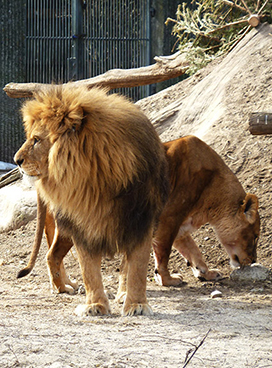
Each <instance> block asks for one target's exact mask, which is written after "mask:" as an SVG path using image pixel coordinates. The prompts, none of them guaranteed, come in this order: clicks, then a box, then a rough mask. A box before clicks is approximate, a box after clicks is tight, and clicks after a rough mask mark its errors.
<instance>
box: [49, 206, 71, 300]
mask: <svg viewBox="0 0 272 368" xmlns="http://www.w3.org/2000/svg"><path fill="white" fill-rule="evenodd" d="M45 235H46V240H47V244H48V248H49V251H48V253H47V256H46V257H47V268H48V273H49V278H50V282H51V286H52V290H53V291H54V290H56V291H57V292H58V293H68V294H74V293H75V291H76V290H77V289H78V285H77V282H76V281H72V280H71V279H70V278H69V276H67V274H66V271H65V268H64V264H63V258H64V257H65V255H66V254H67V253H68V252H69V250H70V249H71V248H72V246H73V243H72V240H71V238H69V237H64V236H61V234H60V233H59V230H58V229H57V227H56V224H55V219H54V216H53V215H52V213H50V212H49V211H48V210H47V211H46V218H45Z"/></svg>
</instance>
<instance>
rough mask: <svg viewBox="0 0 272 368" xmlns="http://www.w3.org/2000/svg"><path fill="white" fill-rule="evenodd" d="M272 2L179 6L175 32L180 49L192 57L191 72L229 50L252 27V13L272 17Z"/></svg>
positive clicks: (227, 0) (218, 0) (216, 0)
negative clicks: (250, 19) (250, 20)
mask: <svg viewBox="0 0 272 368" xmlns="http://www.w3.org/2000/svg"><path fill="white" fill-rule="evenodd" d="M271 11H272V5H271V2H270V1H268V0H265V1H262V0H247V3H246V2H245V0H199V1H198V2H195V1H194V0H193V2H192V3H191V4H190V6H188V4H187V3H182V4H181V5H179V6H178V9H177V13H176V15H177V19H176V20H174V19H171V18H168V19H167V21H166V24H168V23H169V22H173V23H174V26H173V31H172V33H173V34H174V35H175V36H176V37H177V43H178V45H179V49H180V50H181V51H182V52H185V53H186V56H187V59H188V61H189V64H190V66H189V70H188V74H193V73H195V72H196V71H197V70H198V69H200V68H202V67H203V66H205V65H207V64H208V63H209V62H210V61H211V60H213V59H214V58H216V57H220V56H221V55H224V54H226V53H227V52H229V51H230V50H231V49H232V48H233V47H234V46H235V45H236V44H237V43H238V42H239V41H240V40H241V39H242V38H243V36H244V35H245V34H246V33H247V32H248V31H249V29H251V27H252V26H251V25H250V24H249V17H250V15H252V14H256V15H259V17H260V20H263V19H265V20H266V21H269V19H270V20H271Z"/></svg>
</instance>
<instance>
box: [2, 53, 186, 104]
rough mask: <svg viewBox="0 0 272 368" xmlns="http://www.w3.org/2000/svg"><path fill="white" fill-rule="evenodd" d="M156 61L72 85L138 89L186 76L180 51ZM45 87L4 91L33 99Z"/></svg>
mask: <svg viewBox="0 0 272 368" xmlns="http://www.w3.org/2000/svg"><path fill="white" fill-rule="evenodd" d="M154 59H155V61H156V63H155V64H152V65H149V66H145V67H141V68H135V69H112V70H109V71H107V72H106V73H104V74H101V75H98V76H96V77H93V78H89V79H83V80H79V81H76V82H72V83H73V84H74V85H75V86H79V85H86V86H87V87H88V88H92V87H94V86H102V87H108V88H110V89H114V88H127V87H137V86H144V85H148V84H152V83H158V82H162V81H165V80H168V79H171V78H175V77H178V76H180V75H182V74H184V73H185V72H186V70H187V67H188V62H187V61H186V58H185V55H184V54H182V53H181V52H179V51H178V52H176V53H175V54H173V55H170V56H159V57H155V58H154ZM44 86H46V84H42V83H9V84H7V85H6V86H5V87H4V91H5V92H6V94H7V95H8V96H9V97H12V98H21V97H31V96H32V95H33V92H35V91H38V90H40V89H42V88H43V87H44Z"/></svg>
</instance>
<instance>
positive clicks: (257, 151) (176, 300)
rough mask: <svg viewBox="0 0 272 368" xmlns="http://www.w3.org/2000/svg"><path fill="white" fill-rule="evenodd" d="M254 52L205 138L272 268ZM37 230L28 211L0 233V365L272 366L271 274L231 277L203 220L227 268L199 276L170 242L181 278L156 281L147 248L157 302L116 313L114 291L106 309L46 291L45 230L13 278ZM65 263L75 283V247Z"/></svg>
mask: <svg viewBox="0 0 272 368" xmlns="http://www.w3.org/2000/svg"><path fill="white" fill-rule="evenodd" d="M254 56H255V57H254V58H251V59H250V60H251V61H249V62H248V64H250V63H251V65H248V68H249V69H250V68H251V70H252V73H247V74H243V73H240V74H239V75H237V76H236V77H235V78H234V80H233V81H232V84H231V87H229V88H228V91H227V94H226V96H225V101H226V104H228V106H229V110H230V111H231V114H232V115H229V116H228V118H227V120H226V119H225V120H224V121H223V120H222V121H221V122H220V123H218V125H217V126H216V127H213V129H212V130H211V132H210V135H207V136H206V141H207V142H208V143H210V144H211V145H212V147H213V148H214V149H215V150H216V151H217V152H218V153H219V154H220V155H221V156H222V157H223V159H224V160H225V161H226V163H227V164H228V165H229V166H230V167H231V169H232V170H233V171H234V173H235V174H236V175H237V176H238V178H239V180H240V181H241V182H242V184H243V186H244V188H245V190H246V191H251V192H252V193H255V194H257V195H258V197H259V199H260V216H261V237H260V241H259V245H258V262H260V263H261V264H262V265H264V266H265V267H267V268H269V269H270V270H272V257H271V256H272V248H271V245H270V241H271V236H272V235H271V226H272V220H271V211H272V203H271V188H272V186H271V172H272V166H271V157H272V155H271V151H272V148H271V138H270V137H269V136H258V137H253V136H251V135H250V133H249V132H248V131H247V128H246V121H245V119H244V118H243V114H247V113H248V112H250V111H252V110H253V109H254V110H255V109H257V110H258V109H259V110H260V111H261V109H262V107H263V106H264V105H262V104H261V102H262V103H263V102H266V103H268V104H271V98H272V87H271V80H272V71H271V47H270V49H264V50H262V52H261V53H258V54H256V55H254ZM212 68H213V66H209V67H208V68H207V69H205V70H204V71H202V72H201V73H198V74H197V75H196V76H194V77H192V78H190V79H189V80H187V81H185V82H183V83H180V84H178V85H176V86H174V87H171V88H170V89H168V90H167V91H165V92H163V93H161V94H159V95H158V96H156V95H155V96H153V97H151V98H148V99H146V100H144V101H142V102H141V103H140V105H141V107H142V108H143V109H144V110H145V111H146V113H147V114H151V113H152V112H153V113H154V112H156V111H159V110H161V109H162V108H164V107H166V106H167V105H169V103H171V102H174V101H175V100H176V99H177V98H178V97H180V96H182V95H185V96H186V94H187V93H188V91H189V90H191V88H193V86H194V85H196V83H198V82H199V81H201V80H202V79H204V77H205V76H206V75H208V74H209V72H210V71H211V70H212ZM245 73H246V72H245ZM260 78H261V82H260ZM257 81H258V83H257ZM220 124H221V125H220ZM226 131H227V139H225V137H226ZM171 132H172V133H171V134H172V135H173V134H174V135H178V134H180V132H178V131H174V129H172V130H171ZM173 132H174V133H173ZM216 133H218V134H216ZM222 137H223V138H222ZM171 138H172V136H171ZM169 139H170V136H169ZM34 231H35V221H34V222H31V223H29V224H27V225H26V226H24V227H23V228H20V229H18V230H14V231H10V232H8V233H3V234H0V270H1V273H0V280H1V283H0V296H1V298H0V339H1V343H0V366H1V367H52V368H59V367H61V368H62V367H152V368H153V367H154V368H155V367H156V368H159V367H160V368H161V367H171V368H174V367H185V366H189V367H196V368H198V367H201V368H202V367H207V368H212V367H216V368H218V367H224V368H225V367H231V368H233V367H239V368H240V367H256V368H257V367H258V368H261V367H262V368H264V367H272V349H271V346H272V277H269V278H268V279H267V280H266V281H263V282H240V283H237V282H234V281H232V280H231V279H230V278H229V275H230V273H231V269H230V267H229V261H228V257H227V255H226V253H225V251H224V249H222V247H221V245H220V244H219V243H218V241H217V239H216V237H215V235H214V233H213V230H212V229H211V228H210V227H209V226H208V225H206V226H204V227H203V228H201V229H200V230H199V231H198V232H197V233H195V235H194V237H195V239H196V241H197V243H198V244H199V245H200V247H201V250H202V252H203V254H204V256H205V258H206V260H207V262H208V264H209V266H210V267H211V268H218V269H219V270H220V271H221V272H222V273H223V275H224V276H225V278H224V279H223V280H221V281H218V282H215V283H213V282H206V283H203V282H200V281H198V280H196V279H195V278H194V277H193V275H192V272H191V270H190V269H189V268H188V267H187V266H186V264H185V262H184V260H183V259H182V258H181V257H180V256H179V255H178V254H176V253H175V252H173V254H172V256H171V261H170V269H171V271H172V272H180V273H181V274H182V275H183V277H184V285H183V286H181V287H179V288H166V287H160V286H158V285H157V284H156V283H155V281H154V279H153V270H154V265H153V259H152V257H151V259H150V266H149V272H148V285H147V289H148V291H147V294H148V299H149V302H150V304H151V306H152V308H153V311H154V312H155V314H154V316H152V317H142V316H140V317H121V315H120V311H121V307H120V306H119V305H117V304H116V302H115V301H114V300H111V301H110V302H111V307H112V316H109V317H103V318H101V317H88V318H80V317H77V316H75V315H74V314H73V310H74V309H75V307H76V306H77V305H78V304H80V303H82V302H84V295H82V294H77V295H65V294H62V295H57V294H52V293H51V290H50V285H49V280H48V275H47V270H46V263H45V254H46V248H47V245H46V242H45V240H43V244H42V249H41V253H40V255H39V258H38V261H37V263H36V266H35V268H34V270H33V272H32V273H31V274H30V275H29V276H27V277H25V278H23V279H19V280H18V279H16V274H17V272H18V270H20V269H21V268H22V267H23V266H24V265H25V264H26V262H27V259H28V256H29V254H30V248H31V244H32V241H33V236H34ZM65 264H66V267H67V269H68V272H69V274H70V275H71V276H72V277H74V278H76V279H77V280H78V281H79V283H82V279H81V273H80V270H79V267H78V262H77V259H76V254H75V252H74V251H73V253H69V254H68V256H67V257H66V260H65ZM118 267H119V259H118V258H116V259H114V260H105V261H104V263H103V268H102V272H103V276H104V283H105V288H106V289H107V290H108V291H109V292H110V293H113V294H115V293H116V290H117V283H118V275H119V269H118ZM213 290H219V291H221V292H222V297H221V298H215V299H213V298H211V292H212V291H213ZM194 353H195V354H194ZM192 354H194V355H192ZM190 356H192V359H191V361H190V362H189V363H188V362H187V363H186V359H187V358H188V357H190Z"/></svg>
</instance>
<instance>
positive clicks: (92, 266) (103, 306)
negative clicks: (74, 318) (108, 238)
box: [75, 244, 110, 316]
mask: <svg viewBox="0 0 272 368" xmlns="http://www.w3.org/2000/svg"><path fill="white" fill-rule="evenodd" d="M76 247H77V253H78V257H79V264H80V267H81V271H82V276H83V282H84V285H85V290H86V303H85V304H80V305H78V306H77V308H76V309H75V314H76V315H78V316H96V315H107V314H110V306H109V301H108V298H107V296H106V294H105V292H104V288H103V282H102V275H101V255H99V254H98V255H91V254H90V253H89V251H88V250H87V249H86V248H85V247H84V246H81V245H77V244H76Z"/></svg>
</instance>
